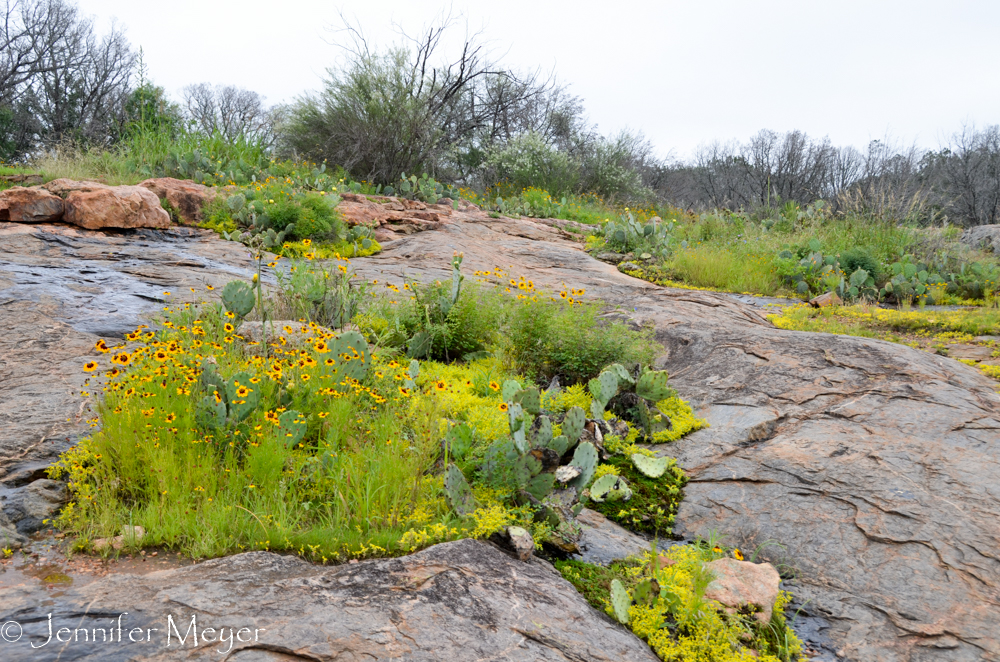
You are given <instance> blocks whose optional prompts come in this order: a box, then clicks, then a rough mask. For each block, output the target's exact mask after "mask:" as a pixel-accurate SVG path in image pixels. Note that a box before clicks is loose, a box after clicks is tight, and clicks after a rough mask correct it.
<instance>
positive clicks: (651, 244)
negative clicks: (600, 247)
mask: <svg viewBox="0 0 1000 662" xmlns="http://www.w3.org/2000/svg"><path fill="white" fill-rule="evenodd" d="M673 229H674V223H673V221H667V222H664V221H663V220H661V219H660V218H659V217H654V218H652V219H650V220H649V221H647V222H646V223H639V222H638V221H636V219H635V216H634V215H633V214H632V212H631V211H629V210H628V209H626V210H625V213H623V214H622V215H621V216H620V217H619V219H618V220H617V221H608V222H607V223H605V224H604V226H603V227H602V228H601V234H602V235H603V237H604V243H605V245H606V246H607V247H608V248H610V249H612V250H615V251H618V252H621V253H628V252H631V253H634V254H636V256H637V257H639V256H644V258H645V259H648V258H650V257H657V258H660V259H666V258H667V257H669V256H670V253H671V252H672V250H673V245H674V238H673ZM686 245H687V244H686V243H682V244H681V246H682V247H686Z"/></svg>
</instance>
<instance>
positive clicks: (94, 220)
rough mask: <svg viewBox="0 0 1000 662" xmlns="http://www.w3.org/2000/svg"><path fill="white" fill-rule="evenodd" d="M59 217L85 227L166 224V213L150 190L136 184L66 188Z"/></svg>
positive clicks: (165, 226)
mask: <svg viewBox="0 0 1000 662" xmlns="http://www.w3.org/2000/svg"><path fill="white" fill-rule="evenodd" d="M65 206H66V212H65V214H63V220H64V221H66V222H67V223H72V224H73V225H78V226H80V227H81V228H86V229H88V230H98V229H101V228H167V227H170V214H168V213H167V212H166V210H164V209H163V207H161V206H160V199H159V198H157V197H156V194H154V193H153V192H152V191H150V190H149V189H146V188H142V187H140V186H102V187H100V188H96V187H95V188H92V189H91V190H76V191H72V192H70V193H69V194H68V195H67V196H66V199H65Z"/></svg>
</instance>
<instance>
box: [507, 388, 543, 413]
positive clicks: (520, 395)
mask: <svg viewBox="0 0 1000 662" xmlns="http://www.w3.org/2000/svg"><path fill="white" fill-rule="evenodd" d="M513 402H516V403H518V404H520V405H521V406H522V407H524V411H526V412H528V413H529V414H538V413H539V412H540V411H541V410H542V398H541V394H539V392H538V389H537V388H528V389H524V390H523V391H518V392H517V393H515V394H514V400H513Z"/></svg>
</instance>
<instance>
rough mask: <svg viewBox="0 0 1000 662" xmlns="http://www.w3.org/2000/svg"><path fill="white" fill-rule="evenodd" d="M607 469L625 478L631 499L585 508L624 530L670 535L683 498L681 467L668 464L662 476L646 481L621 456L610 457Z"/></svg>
mask: <svg viewBox="0 0 1000 662" xmlns="http://www.w3.org/2000/svg"><path fill="white" fill-rule="evenodd" d="M608 466H611V467H614V468H615V469H616V470H617V473H616V475H619V476H624V477H625V479H626V480H627V481H628V484H629V487H630V488H631V490H632V498H631V499H629V500H628V501H626V502H604V503H596V502H591V503H590V504H589V506H588V507H590V508H592V509H594V510H596V511H598V512H600V513H601V514H603V515H604V516H605V517H607V518H608V519H610V520H613V521H615V522H618V523H619V524H621V525H622V526H624V527H625V528H627V529H631V530H633V531H641V532H643V533H651V534H653V535H661V536H663V535H670V532H671V531H672V529H673V525H674V518H675V516H676V514H677V508H678V507H679V506H680V503H681V499H683V492H682V489H683V487H684V485H685V484H686V483H687V476H686V475H685V473H684V472H683V471H682V470H681V468H680V467H678V466H677V465H676V463H675V462H671V463H670V466H669V468H668V469H667V472H666V474H664V476H661V477H659V478H650V477H648V476H645V475H643V473H642V472H640V471H639V470H637V469H636V468H635V467H634V466H633V464H632V461H631V460H630V459H629V458H628V457H626V456H624V455H614V456H612V457H611V458H610V459H609V460H608Z"/></svg>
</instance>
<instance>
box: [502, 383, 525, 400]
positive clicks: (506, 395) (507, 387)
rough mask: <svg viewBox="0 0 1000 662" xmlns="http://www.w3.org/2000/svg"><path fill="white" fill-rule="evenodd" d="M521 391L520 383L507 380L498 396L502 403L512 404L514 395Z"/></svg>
mask: <svg viewBox="0 0 1000 662" xmlns="http://www.w3.org/2000/svg"><path fill="white" fill-rule="evenodd" d="M520 390H521V384H520V382H517V381H515V380H513V379H508V380H507V381H505V382H504V383H503V386H501V387H500V396H501V397H502V398H503V401H504V402H513V401H514V395H515V394H516V393H517V392H518V391H520Z"/></svg>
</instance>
